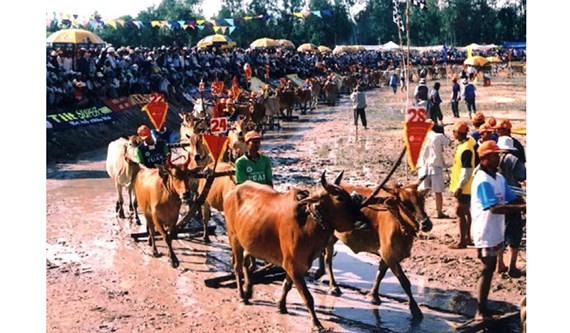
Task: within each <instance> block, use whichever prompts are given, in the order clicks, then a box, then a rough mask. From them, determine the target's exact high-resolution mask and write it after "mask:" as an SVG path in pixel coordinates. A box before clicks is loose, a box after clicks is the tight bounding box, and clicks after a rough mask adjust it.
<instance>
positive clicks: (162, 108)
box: [142, 93, 168, 130]
mask: <svg viewBox="0 0 570 333" xmlns="http://www.w3.org/2000/svg"><path fill="white" fill-rule="evenodd" d="M142 111H145V112H146V113H147V114H148V117H149V118H150V121H151V122H152V124H153V125H154V128H156V129H157V130H160V129H161V128H162V125H163V124H164V121H165V120H166V113H167V112H168V103H166V102H165V101H164V96H163V95H162V94H156V93H155V94H152V95H151V97H150V102H149V103H148V104H147V105H145V106H143V108H142Z"/></svg>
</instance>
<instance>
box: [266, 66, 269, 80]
mask: <svg viewBox="0 0 570 333" xmlns="http://www.w3.org/2000/svg"><path fill="white" fill-rule="evenodd" d="M265 78H267V79H268V78H269V65H265Z"/></svg>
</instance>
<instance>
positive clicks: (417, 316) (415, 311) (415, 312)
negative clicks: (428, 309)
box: [410, 305, 424, 320]
mask: <svg viewBox="0 0 570 333" xmlns="http://www.w3.org/2000/svg"><path fill="white" fill-rule="evenodd" d="M410 311H411V312H412V317H413V319H414V320H422V319H423V318H424V314H423V313H422V310H420V308H419V307H418V306H417V305H416V306H415V307H410Z"/></svg>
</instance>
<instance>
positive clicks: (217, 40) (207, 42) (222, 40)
mask: <svg viewBox="0 0 570 333" xmlns="http://www.w3.org/2000/svg"><path fill="white" fill-rule="evenodd" d="M197 46H198V47H199V48H201V49H203V48H206V47H214V46H215V47H221V48H228V47H229V48H232V47H234V46H235V42H234V41H233V40H232V39H231V38H230V36H226V35H221V34H215V35H210V36H206V37H204V38H202V39H201V40H200V41H199V42H198V44H197Z"/></svg>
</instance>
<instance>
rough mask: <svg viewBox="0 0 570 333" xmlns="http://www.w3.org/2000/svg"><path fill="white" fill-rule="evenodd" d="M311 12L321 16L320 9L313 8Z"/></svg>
mask: <svg viewBox="0 0 570 333" xmlns="http://www.w3.org/2000/svg"><path fill="white" fill-rule="evenodd" d="M311 13H313V14H314V15H317V16H318V17H323V16H322V15H321V11H320V10H314V11H312V12H311Z"/></svg>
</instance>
